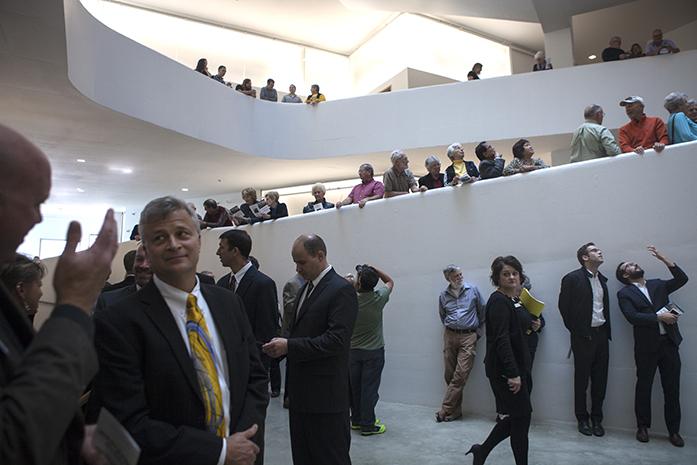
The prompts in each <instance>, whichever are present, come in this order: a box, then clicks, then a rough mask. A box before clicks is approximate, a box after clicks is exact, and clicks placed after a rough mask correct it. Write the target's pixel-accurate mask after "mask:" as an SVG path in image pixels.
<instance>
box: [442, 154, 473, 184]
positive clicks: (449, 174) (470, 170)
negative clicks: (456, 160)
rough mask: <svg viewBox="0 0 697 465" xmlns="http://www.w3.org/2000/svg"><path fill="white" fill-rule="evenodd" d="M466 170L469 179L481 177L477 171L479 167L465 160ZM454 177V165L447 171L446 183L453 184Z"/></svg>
mask: <svg viewBox="0 0 697 465" xmlns="http://www.w3.org/2000/svg"><path fill="white" fill-rule="evenodd" d="M465 170H466V171H467V175H468V176H469V177H471V178H478V177H479V170H477V165H475V164H474V162H473V161H469V160H465ZM454 177H455V167H454V166H453V165H450V166H448V167H447V168H446V169H445V183H446V184H450V183H451V182H453V178H454Z"/></svg>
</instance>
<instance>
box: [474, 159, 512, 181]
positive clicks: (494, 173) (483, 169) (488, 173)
mask: <svg viewBox="0 0 697 465" xmlns="http://www.w3.org/2000/svg"><path fill="white" fill-rule="evenodd" d="M505 162H506V161H505V160H504V159H503V158H494V159H493V160H482V161H480V162H479V173H480V174H481V177H482V179H493V178H498V177H501V176H503V165H504V163H505Z"/></svg>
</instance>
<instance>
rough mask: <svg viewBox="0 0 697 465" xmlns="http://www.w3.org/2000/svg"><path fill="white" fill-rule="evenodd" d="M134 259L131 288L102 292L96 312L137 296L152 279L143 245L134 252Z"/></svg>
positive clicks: (139, 245)
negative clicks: (131, 296)
mask: <svg viewBox="0 0 697 465" xmlns="http://www.w3.org/2000/svg"><path fill="white" fill-rule="evenodd" d="M132 252H133V254H134V257H133V267H132V268H131V270H132V271H131V273H132V276H133V283H131V284H130V285H129V286H126V287H122V288H120V289H116V290H111V291H106V292H102V293H101V294H100V295H99V298H98V299H97V306H96V307H95V312H98V311H101V310H104V309H105V308H107V307H108V306H109V305H111V304H113V303H115V302H117V301H119V300H121V299H123V298H124V297H128V296H129V295H131V294H135V293H136V292H137V291H139V290H140V289H142V288H143V287H145V285H146V284H148V283H149V282H150V280H151V279H152V270H150V262H149V261H148V257H147V255H146V254H145V248H144V247H143V244H142V243H140V244H138V247H137V248H136V250H133V251H132Z"/></svg>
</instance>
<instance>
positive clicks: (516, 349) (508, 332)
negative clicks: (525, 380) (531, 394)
mask: <svg viewBox="0 0 697 465" xmlns="http://www.w3.org/2000/svg"><path fill="white" fill-rule="evenodd" d="M484 367H485V369H486V376H487V377H488V378H500V377H505V378H515V377H516V376H525V374H526V373H528V372H529V371H530V352H529V349H528V345H527V342H526V341H525V339H524V337H523V330H522V329H521V324H520V321H519V318H518V312H517V311H516V309H515V306H514V305H513V301H512V300H511V299H509V298H508V297H506V295H504V294H503V293H501V292H499V291H494V293H493V294H491V296H489V300H488V301H487V303H486V356H485V357H484Z"/></svg>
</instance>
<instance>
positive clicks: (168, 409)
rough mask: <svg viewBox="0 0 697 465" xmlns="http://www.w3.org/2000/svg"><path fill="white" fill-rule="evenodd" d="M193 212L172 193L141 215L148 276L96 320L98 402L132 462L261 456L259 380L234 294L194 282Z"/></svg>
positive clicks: (247, 463)
mask: <svg viewBox="0 0 697 465" xmlns="http://www.w3.org/2000/svg"><path fill="white" fill-rule="evenodd" d="M197 224H198V223H197V221H196V218H195V216H194V213H193V212H192V211H191V210H190V209H189V208H188V207H187V205H186V204H185V203H184V202H183V201H181V200H179V199H175V198H172V197H162V198H159V199H155V200H153V201H151V202H150V203H148V205H146V207H145V209H144V210H143V212H142V213H141V217H140V222H139V225H140V231H141V235H142V238H143V246H144V247H145V250H146V252H147V255H148V258H149V260H150V268H151V270H152V272H153V275H154V276H153V279H152V281H151V282H150V283H149V284H147V285H146V286H145V287H144V288H143V289H141V290H140V291H138V292H137V293H135V294H133V295H131V296H129V297H127V298H125V299H123V300H120V301H118V302H116V303H114V304H113V305H112V306H110V307H108V308H107V309H106V310H104V311H103V312H100V313H99V314H97V315H96V316H95V323H96V336H95V342H96V346H97V353H98V356H99V362H100V370H99V374H98V375H97V378H96V381H95V391H96V392H97V393H98V398H99V399H100V402H101V405H102V406H103V407H105V408H106V409H107V410H109V411H110V412H111V413H112V414H114V416H115V417H116V418H117V419H118V420H119V421H120V422H121V423H122V424H123V425H124V427H125V428H126V429H127V430H128V431H129V433H130V434H131V435H132V436H133V438H134V439H135V440H136V442H138V444H139V445H140V447H141V450H142V452H141V457H140V462H139V463H140V464H141V465H147V464H153V463H200V464H210V465H223V464H225V465H233V464H244V465H251V464H253V463H257V464H261V463H262V462H263V453H262V452H261V451H260V448H261V447H263V425H264V418H265V415H266V407H267V405H268V392H267V389H266V383H267V376H266V371H265V370H264V367H263V366H262V364H261V361H260V359H259V354H258V351H257V348H256V343H255V339H254V336H253V334H252V331H251V328H250V326H249V323H248V321H247V318H246V316H245V314H244V312H243V310H242V308H241V305H240V303H239V299H237V298H236V297H235V296H234V294H232V293H231V292H230V291H228V290H226V289H222V288H220V287H217V286H212V285H206V284H201V283H200V282H199V280H198V277H197V275H196V265H197V263H198V258H199V252H200V248H201V237H200V233H199V229H198V226H197Z"/></svg>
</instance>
